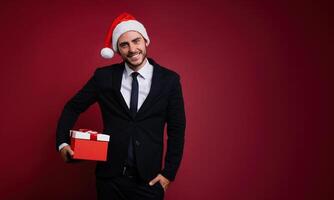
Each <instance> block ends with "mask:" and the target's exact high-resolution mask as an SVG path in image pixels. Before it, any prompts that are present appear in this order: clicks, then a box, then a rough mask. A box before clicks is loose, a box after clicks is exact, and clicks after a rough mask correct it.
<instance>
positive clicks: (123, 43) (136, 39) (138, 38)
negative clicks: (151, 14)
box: [119, 37, 141, 46]
mask: <svg viewBox="0 0 334 200" xmlns="http://www.w3.org/2000/svg"><path fill="white" fill-rule="evenodd" d="M140 39H141V38H140V37H136V38H135V39H133V40H131V42H135V41H138V40H140ZM125 44H129V42H127V41H124V42H121V43H119V45H120V46H121V45H125Z"/></svg>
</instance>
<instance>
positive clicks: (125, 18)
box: [101, 13, 150, 59]
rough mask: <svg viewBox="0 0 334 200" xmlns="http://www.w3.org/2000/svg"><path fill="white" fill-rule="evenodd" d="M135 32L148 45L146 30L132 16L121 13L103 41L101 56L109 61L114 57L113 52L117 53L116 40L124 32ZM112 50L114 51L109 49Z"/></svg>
mask: <svg viewBox="0 0 334 200" xmlns="http://www.w3.org/2000/svg"><path fill="white" fill-rule="evenodd" d="M128 31H137V32H139V33H140V34H141V35H142V36H143V37H144V38H145V40H146V42H147V45H148V44H149V43H150V39H149V38H148V35H147V32H146V29H145V27H144V25H143V24H141V23H140V22H138V21H137V20H136V19H135V18H134V17H133V16H132V15H130V14H128V13H122V14H121V15H119V16H118V17H117V18H116V19H115V20H114V21H113V22H112V24H111V26H110V27H109V30H108V33H107V36H106V38H105V41H104V48H103V49H102V50H101V56H102V57H103V58H106V59H111V58H112V57H113V56H114V51H115V52H117V51H118V49H117V41H118V38H119V37H120V36H121V35H122V34H123V33H125V32H128ZM110 46H112V48H113V49H114V51H113V50H112V49H111V48H110Z"/></svg>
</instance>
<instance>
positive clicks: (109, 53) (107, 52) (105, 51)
mask: <svg viewBox="0 0 334 200" xmlns="http://www.w3.org/2000/svg"><path fill="white" fill-rule="evenodd" d="M101 56H102V57H103V58H105V59H111V58H112V57H114V51H113V50H112V49H110V48H108V47H105V48H103V49H102V50H101Z"/></svg>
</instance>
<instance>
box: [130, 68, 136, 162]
mask: <svg viewBox="0 0 334 200" xmlns="http://www.w3.org/2000/svg"><path fill="white" fill-rule="evenodd" d="M138 74H139V73H138V72H133V73H132V74H131V76H132V87H131V97H130V112H131V114H132V116H133V117H135V116H136V113H137V109H138V91H139V89H138V80H137V76H138ZM135 162H136V161H135V153H134V148H133V138H132V137H130V142H129V147H128V164H129V165H130V166H134V165H135Z"/></svg>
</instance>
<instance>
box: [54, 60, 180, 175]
mask: <svg viewBox="0 0 334 200" xmlns="http://www.w3.org/2000/svg"><path fill="white" fill-rule="evenodd" d="M148 60H149V62H150V63H151V64H152V65H153V77H152V84H151V89H150V92H149V94H148V96H147V98H146V99H145V101H144V103H143V104H142V106H141V107H140V109H139V110H138V112H137V115H136V116H135V117H132V116H131V114H130V110H129V108H128V107H127V105H126V103H125V101H124V99H123V96H122V94H121V91H120V88H121V81H122V74H123V71H124V68H125V65H124V62H123V63H119V64H114V65H111V66H106V67H102V68H98V69H97V70H96V71H95V73H94V75H93V76H92V77H91V78H90V80H89V81H88V82H87V83H86V85H85V86H84V87H83V88H82V89H81V90H80V91H79V92H78V93H77V94H76V95H75V96H74V97H73V98H71V99H70V100H69V101H68V102H67V103H66V105H65V107H64V109H63V112H62V114H61V116H60V119H59V122H58V127H57V134H56V135H57V137H56V148H57V149H58V146H59V145H60V144H62V143H64V142H66V143H70V138H69V130H70V129H72V128H73V126H74V124H75V122H76V120H77V118H78V117H79V115H80V113H82V112H84V111H85V110H86V109H87V108H88V107H89V106H90V105H92V104H93V103H95V102H97V103H98V104H99V106H100V110H101V113H102V119H103V127H104V130H103V133H105V134H111V138H110V142H109V147H108V156H107V161H106V162H97V165H96V176H98V177H113V176H116V175H119V174H121V173H122V169H123V164H124V161H125V160H126V158H127V150H128V144H129V141H130V136H132V137H133V138H134V144H135V145H134V146H135V150H134V151H135V154H136V162H137V168H138V171H139V174H140V176H141V177H142V178H143V179H144V180H146V181H149V180H151V179H152V178H154V177H155V176H156V175H157V174H158V173H161V174H162V175H163V176H165V177H166V178H168V179H169V180H174V179H175V175H176V172H177V170H178V168H179V166H180V162H181V159H182V154H183V146H184V131H185V125H186V120H185V112H184V102H183V96H182V89H181V84H180V76H179V75H178V74H177V73H175V72H173V71H171V70H169V69H167V68H164V67H162V66H160V65H159V64H157V63H156V62H155V61H154V60H152V59H148ZM166 124H167V136H168V139H167V152H166V155H165V164H164V167H162V158H163V134H164V127H165V125H166Z"/></svg>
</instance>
